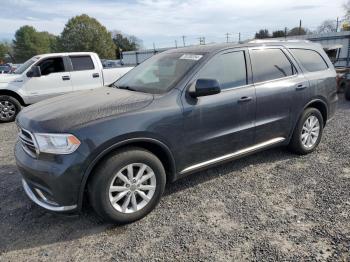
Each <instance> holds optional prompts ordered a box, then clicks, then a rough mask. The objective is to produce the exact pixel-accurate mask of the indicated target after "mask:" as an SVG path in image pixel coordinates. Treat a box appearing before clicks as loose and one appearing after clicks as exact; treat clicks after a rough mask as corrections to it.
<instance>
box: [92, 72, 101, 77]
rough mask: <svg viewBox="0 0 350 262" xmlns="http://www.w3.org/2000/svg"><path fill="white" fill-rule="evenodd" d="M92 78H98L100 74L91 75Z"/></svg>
mask: <svg viewBox="0 0 350 262" xmlns="http://www.w3.org/2000/svg"><path fill="white" fill-rule="evenodd" d="M92 77H93V78H97V77H100V74H99V73H93V74H92Z"/></svg>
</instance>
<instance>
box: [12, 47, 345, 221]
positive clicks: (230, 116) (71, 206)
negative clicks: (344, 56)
mask: <svg viewBox="0 0 350 262" xmlns="http://www.w3.org/2000/svg"><path fill="white" fill-rule="evenodd" d="M335 77H336V72H335V70H334V67H333V65H332V63H331V61H330V60H329V58H328V57H327V55H326V54H325V52H324V51H323V49H322V47H321V46H320V45H319V44H314V43H304V42H293V43H289V42H279V43H276V42H271V43H269V42H265V43H254V44H241V45H233V44H220V45H207V46H197V47H187V48H178V49H173V50H168V51H165V52H162V53H160V54H157V55H155V56H153V57H151V58H149V59H148V60H146V61H144V62H143V63H141V64H140V65H138V66H137V67H135V69H133V70H131V71H130V72H129V73H128V74H126V75H124V76H123V77H121V78H120V79H119V80H117V81H116V82H115V83H114V84H113V85H112V86H111V87H109V88H99V89H95V90H88V91H85V92H79V93H74V94H68V95H65V96H62V97H57V98H53V99H49V100H46V101H43V102H41V103H38V104H35V105H33V106H31V107H30V108H26V109H24V110H23V111H22V112H21V113H20V114H19V115H18V117H17V120H16V121H17V124H18V127H19V130H20V133H19V140H18V142H17V144H16V148H15V156H16V161H17V166H18V168H19V171H20V173H21V174H22V177H23V180H22V183H23V187H24V190H25V192H26V194H27V195H28V197H29V198H30V199H31V200H32V201H33V202H35V203H36V204H38V205H39V206H41V207H43V208H46V209H48V210H51V211H56V212H74V211H77V210H80V209H81V208H82V203H83V202H84V200H89V201H90V204H91V206H92V207H93V208H94V210H95V211H96V212H97V213H98V214H99V215H100V216H101V217H102V218H104V219H105V220H107V221H111V222H113V223H130V222H132V221H135V220H138V219H140V218H142V217H144V216H145V215H147V214H148V213H149V212H151V211H152V210H153V209H154V208H155V207H156V205H157V204H158V203H159V201H160V198H161V196H162V194H163V192H164V189H165V185H166V183H167V182H173V181H175V180H177V179H179V178H181V177H183V176H186V175H188V174H191V173H194V172H197V171H199V170H202V169H205V168H208V167H210V166H213V165H216V164H219V163H223V162H225V161H229V160H233V159H237V158H239V157H243V156H246V155H249V154H252V153H255V152H258V151H261V150H264V149H267V148H271V147H274V146H288V147H289V149H290V150H292V151H293V152H295V153H297V154H301V155H302V154H308V153H311V152H313V151H314V150H315V149H316V148H317V146H318V144H319V143H320V141H321V137H322V132H323V129H324V127H325V126H326V123H327V122H328V121H329V120H330V119H331V118H332V117H333V116H334V113H335V108H336V103H337V100H338V97H337V90H336V80H335ZM227 190H234V188H231V189H230V188H228V189H227ZM184 193H186V192H184Z"/></svg>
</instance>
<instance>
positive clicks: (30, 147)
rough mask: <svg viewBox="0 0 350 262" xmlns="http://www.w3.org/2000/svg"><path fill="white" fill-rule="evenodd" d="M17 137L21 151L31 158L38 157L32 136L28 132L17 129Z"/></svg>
mask: <svg viewBox="0 0 350 262" xmlns="http://www.w3.org/2000/svg"><path fill="white" fill-rule="evenodd" d="M18 137H19V140H20V141H21V144H22V148H23V150H24V151H25V152H26V153H27V154H28V155H30V156H31V157H34V158H36V157H37V155H38V147H37V146H36V143H35V139H34V136H33V135H32V134H31V133H30V132H29V131H27V130H25V129H23V128H19V134H18Z"/></svg>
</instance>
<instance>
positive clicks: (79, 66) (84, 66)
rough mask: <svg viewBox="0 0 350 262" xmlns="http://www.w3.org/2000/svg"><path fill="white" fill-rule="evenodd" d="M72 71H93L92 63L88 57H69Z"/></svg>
mask: <svg viewBox="0 0 350 262" xmlns="http://www.w3.org/2000/svg"><path fill="white" fill-rule="evenodd" d="M70 60H71V61H72V66H73V70H74V71H81V70H92V69H94V68H95V67H94V63H93V62H92V59H91V57H90V56H70Z"/></svg>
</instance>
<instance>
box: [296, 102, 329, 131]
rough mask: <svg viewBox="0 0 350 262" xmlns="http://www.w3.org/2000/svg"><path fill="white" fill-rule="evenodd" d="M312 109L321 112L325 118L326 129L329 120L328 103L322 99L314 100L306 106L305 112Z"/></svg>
mask: <svg viewBox="0 0 350 262" xmlns="http://www.w3.org/2000/svg"><path fill="white" fill-rule="evenodd" d="M311 107H312V108H316V109H317V110H318V111H320V113H321V115H322V118H323V127H325V126H326V122H327V120H328V105H327V103H326V102H325V101H323V100H322V99H320V98H318V99H314V100H312V101H310V102H309V103H308V104H306V106H305V107H304V110H305V109H307V108H311ZM304 110H303V111H304ZM300 115H301V114H300Z"/></svg>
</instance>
